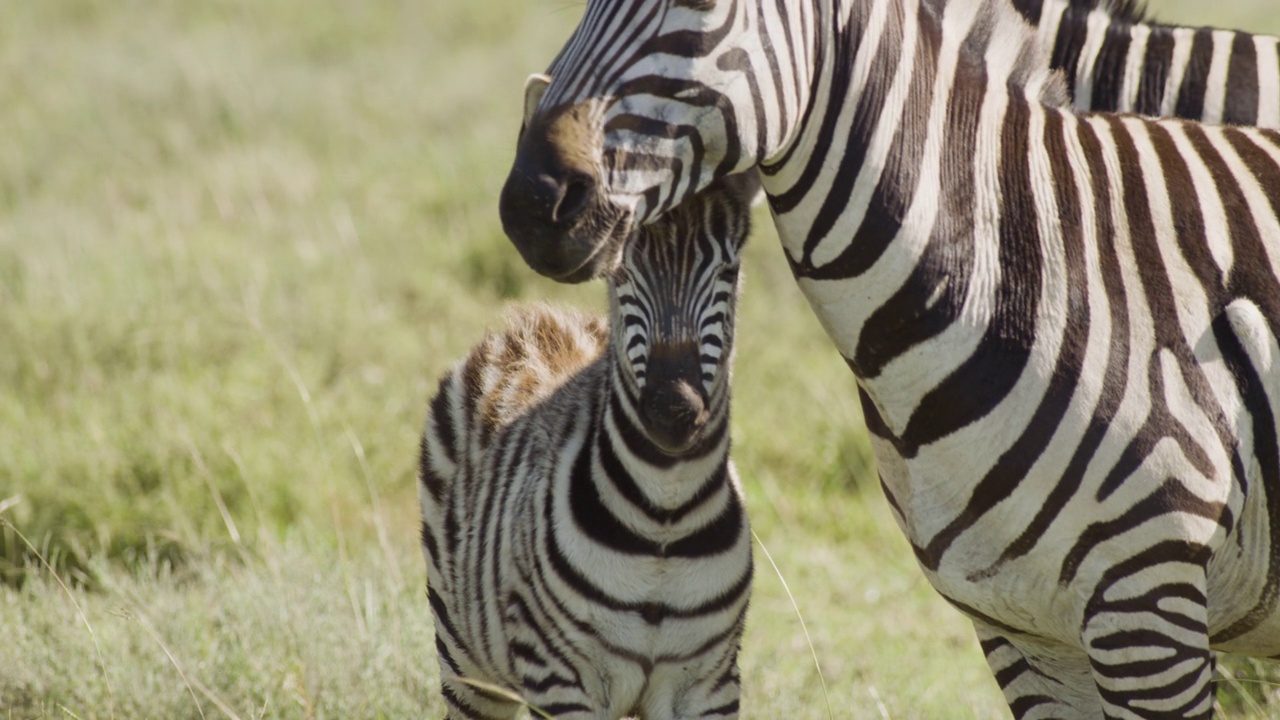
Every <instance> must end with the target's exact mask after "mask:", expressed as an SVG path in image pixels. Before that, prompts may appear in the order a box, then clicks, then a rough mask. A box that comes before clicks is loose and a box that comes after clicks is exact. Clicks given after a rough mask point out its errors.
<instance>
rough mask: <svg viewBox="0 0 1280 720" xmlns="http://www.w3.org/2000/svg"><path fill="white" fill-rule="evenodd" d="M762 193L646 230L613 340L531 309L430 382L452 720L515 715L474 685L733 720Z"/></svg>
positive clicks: (431, 502)
mask: <svg viewBox="0 0 1280 720" xmlns="http://www.w3.org/2000/svg"><path fill="white" fill-rule="evenodd" d="M754 183H755V180H754V177H751V176H746V177H737V178H727V179H726V180H725V181H724V182H721V183H717V187H716V188H713V189H711V190H708V191H707V192H705V193H703V194H702V195H700V196H698V197H697V198H695V199H693V200H691V201H690V202H688V203H686V204H685V205H684V206H682V207H681V208H680V209H678V210H676V211H673V212H672V213H670V214H668V215H667V216H666V217H664V218H663V219H662V220H660V221H658V222H656V223H653V224H650V225H648V226H646V227H645V228H644V229H643V230H642V231H640V232H638V233H637V235H636V237H635V238H633V239H632V241H631V242H630V243H629V244H628V246H627V249H626V252H625V253H624V257H623V262H622V264H621V265H620V267H619V268H618V269H617V270H616V272H615V273H614V274H613V275H612V276H611V277H610V279H609V283H608V285H609V299H610V303H609V304H610V318H609V323H608V326H607V328H606V326H605V324H604V323H603V322H602V321H601V320H599V319H596V318H588V317H586V316H582V315H580V314H577V313H575V312H572V311H567V310H554V309H551V308H548V307H545V306H539V307H533V308H529V309H525V310H522V311H520V312H518V313H516V314H514V315H513V316H512V317H510V318H509V321H508V326H507V328H506V329H505V330H504V331H502V332H499V333H495V334H490V335H489V336H487V337H486V338H485V339H484V340H483V341H482V342H481V343H480V344H478V345H477V346H476V347H475V348H474V349H473V350H472V351H471V353H470V354H469V355H468V357H467V358H466V359H465V360H463V361H462V362H461V363H459V364H458V365H457V366H456V367H455V368H454V369H453V370H452V371H451V372H450V373H448V374H447V375H446V376H445V377H444V378H443V379H442V380H441V383H440V388H439V391H438V393H437V394H436V395H435V397H434V398H433V399H432V401H431V404H430V411H429V415H428V418H427V422H426V430H425V433H424V436H423V441H422V455H421V465H420V473H421V475H420V479H421V503H422V521H423V525H422V544H423V550H424V554H425V556H426V560H427V566H428V595H429V598H430V604H431V607H432V610H433V612H434V615H435V620H436V647H437V651H438V656H439V660H440V668H441V673H442V684H443V692H444V697H445V700H446V703H447V706H448V709H449V717H450V718H508V717H513V716H514V715H515V714H516V711H517V710H519V709H520V708H519V705H518V704H516V703H515V702H513V701H511V700H510V699H509V698H507V699H504V698H503V697H501V696H499V695H498V694H495V693H492V692H486V691H485V690H483V689H481V688H479V687H477V686H476V685H474V684H472V683H471V682H468V681H479V682H482V683H487V684H489V685H491V686H498V687H501V688H504V689H505V690H507V691H509V692H512V693H514V694H515V695H517V696H519V697H522V698H523V699H524V700H525V701H527V702H528V703H530V704H532V705H533V706H535V707H538V708H540V709H541V710H542V711H544V712H547V713H550V714H552V715H554V716H556V717H559V718H592V719H606V718H620V717H623V716H628V715H632V714H636V715H639V716H640V717H643V718H711V717H716V718H732V717H737V714H738V694H739V681H738V669H737V655H738V648H739V644H740V640H741V635H742V630H743V622H744V618H745V613H746V609H747V601H748V595H749V590H750V585H751V574H752V565H751V534H750V530H749V528H748V525H747V518H746V514H745V511H744V507H743V503H742V497H741V493H740V490H739V487H738V481H737V477H736V473H735V471H734V468H733V465H732V464H731V462H730V460H729V363H730V355H731V350H732V341H733V318H734V306H735V303H736V293H737V285H738V266H739V252H740V250H741V248H742V243H743V242H744V240H745V239H746V235H747V232H748V211H749V205H748V203H749V202H750V200H751V196H752V194H753V193H754V191H755V189H756V187H758V186H756V185H755V184H754ZM669 391H670V392H669ZM691 408H692V413H691V414H690V413H688V412H686V411H690V410H691ZM698 411H701V416H700V417H695V415H697V414H698Z"/></svg>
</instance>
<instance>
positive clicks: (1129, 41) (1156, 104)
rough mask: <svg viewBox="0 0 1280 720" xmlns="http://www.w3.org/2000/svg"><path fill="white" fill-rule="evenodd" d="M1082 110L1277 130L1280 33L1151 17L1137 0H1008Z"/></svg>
mask: <svg viewBox="0 0 1280 720" xmlns="http://www.w3.org/2000/svg"><path fill="white" fill-rule="evenodd" d="M1014 5H1015V6H1017V8H1018V10H1019V11H1020V12H1022V13H1023V15H1025V16H1026V17H1027V18H1028V19H1030V20H1031V21H1032V22H1033V23H1035V24H1037V25H1038V26H1039V29H1040V33H1041V36H1042V37H1045V38H1046V39H1047V40H1049V41H1050V42H1052V44H1053V59H1052V63H1053V67H1054V68H1058V69H1061V70H1062V71H1063V72H1064V73H1065V74H1066V78H1067V83H1068V85H1069V86H1070V88H1071V93H1072V98H1073V101H1074V104H1075V107H1076V108H1077V109H1080V110H1102V111H1118V112H1134V113H1139V114H1142V115H1150V116H1155V117H1182V118H1187V119H1191V120H1203V121H1204V122H1209V123H1229V124H1235V125H1255V126H1258V127H1266V128H1273V129H1274V128H1280V39H1278V38H1276V37H1275V36H1271V35H1254V34H1250V33H1245V32H1239V31H1234V30H1220V29H1216V28H1210V27H1200V28H1194V27H1177V26H1173V25H1165V24H1162V23H1156V22H1152V21H1151V20H1150V19H1149V18H1148V17H1147V16H1146V13H1145V10H1144V9H1143V7H1142V4H1141V3H1139V2H1135V1H1134V0H1014Z"/></svg>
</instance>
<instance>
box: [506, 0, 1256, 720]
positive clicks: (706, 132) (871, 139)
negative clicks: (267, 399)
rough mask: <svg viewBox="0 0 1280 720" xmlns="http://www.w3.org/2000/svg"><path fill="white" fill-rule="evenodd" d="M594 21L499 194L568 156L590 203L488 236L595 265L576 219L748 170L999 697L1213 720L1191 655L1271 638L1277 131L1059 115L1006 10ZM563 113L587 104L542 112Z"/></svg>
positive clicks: (621, 5) (677, 10)
mask: <svg viewBox="0 0 1280 720" xmlns="http://www.w3.org/2000/svg"><path fill="white" fill-rule="evenodd" d="M587 17H588V18H590V19H591V23H590V24H584V25H583V26H581V27H579V29H578V31H577V33H575V35H574V37H573V38H572V39H571V41H570V44H569V45H568V46H566V49H565V50H564V51H563V53H562V54H561V56H560V58H559V59H558V60H557V63H556V65H555V74H556V77H557V78H558V80H557V82H556V83H553V84H552V86H551V88H550V89H549V90H548V93H547V96H546V97H545V98H544V99H543V102H542V104H541V105H540V106H539V109H538V115H537V116H536V117H535V118H534V121H533V122H532V123H531V124H530V128H531V130H530V132H529V133H528V134H526V136H525V137H524V138H523V140H522V142H521V145H520V148H519V151H518V153H517V158H516V163H515V167H514V168H513V174H512V177H511V178H510V179H509V180H508V186H507V188H506V189H504V197H503V205H504V210H506V209H510V208H511V207H515V206H521V204H522V203H523V202H524V198H526V197H527V194H526V193H527V192H528V189H527V186H526V185H525V184H523V182H522V180H521V178H522V177H529V176H539V175H538V173H543V175H541V177H546V178H550V179H551V181H552V182H554V181H555V180H556V178H557V175H556V170H555V167H554V163H552V164H546V163H544V162H543V161H544V160H545V159H546V158H548V157H550V158H553V159H554V158H558V157H567V156H569V155H572V156H574V157H590V158H595V161H594V162H595V164H594V165H593V166H590V167H585V169H584V167H582V166H580V167H579V168H578V170H577V172H579V173H582V174H583V175H584V176H586V177H588V179H589V180H590V181H591V183H594V185H592V186H591V187H592V188H593V192H594V198H593V199H592V200H591V201H590V202H582V203H579V204H578V206H579V207H581V208H584V209H583V210H582V213H581V215H580V216H578V215H574V214H572V213H571V214H568V215H564V216H560V217H557V218H554V222H550V221H549V220H548V219H546V218H544V217H533V218H531V219H530V223H531V229H529V230H528V231H525V230H522V229H520V228H513V227H508V228H507V229H508V234H509V235H511V237H512V240H513V241H514V242H515V243H516V244H517V246H520V247H521V250H522V252H524V253H525V256H526V257H527V258H531V262H534V265H535V267H537V268H539V269H542V268H543V266H542V265H540V264H539V262H540V261H541V260H540V259H545V260H546V261H547V262H549V263H555V264H558V265H559V266H563V267H570V266H576V267H581V268H588V269H598V268H596V267H595V266H594V265H593V264H592V263H584V262H582V259H581V258H582V255H583V254H585V253H590V252H592V251H593V250H594V249H595V248H597V247H599V246H600V244H602V243H599V244H597V245H590V244H581V243H580V241H581V236H580V235H577V234H575V229H576V227H577V224H576V223H578V222H582V221H585V220H583V218H587V219H589V216H590V214H592V213H596V212H599V211H600V210H599V208H609V209H611V211H612V212H615V213H618V214H619V215H626V214H627V213H630V215H629V217H630V219H631V221H634V222H644V221H647V220H649V219H651V218H652V217H656V216H658V215H659V213H660V211H661V209H662V208H664V207H679V206H680V204H681V203H682V202H684V199H685V198H687V197H689V196H690V193H691V191H692V190H694V189H696V188H697V187H699V185H700V183H702V182H706V181H709V180H710V179H711V178H714V177H717V176H718V175H719V174H720V173H722V172H724V171H725V170H726V169H730V168H732V169H735V170H737V169H742V168H744V167H752V166H758V167H759V169H760V171H761V174H762V176H763V180H764V186H765V190H766V191H767V193H768V197H769V202H770V204H771V207H772V210H773V215H774V220H775V224H776V225H777V227H778V230H779V235H780V237H781V239H782V242H783V246H784V248H785V251H786V256H787V259H788V261H789V262H790V265H791V268H792V270H793V272H794V274H795V276H796V278H797V281H798V283H799V284H800V287H801V289H802V290H803V292H804V293H805V295H806V296H807V298H808V299H809V301H810V304H811V306H812V307H813V309H814V311H815V312H816V313H817V314H818V316H819V318H820V319H821V321H822V324H823V326H824V327H825V328H826V330H827V332H828V334H829V335H830V336H831V338H832V340H833V341H834V342H835V343H836V345H837V347H838V348H839V350H840V352H841V353H842V354H843V355H844V357H845V358H846V359H847V361H848V363H849V366H850V368H851V369H852V370H853V372H854V374H855V375H856V376H857V379H858V384H859V389H860V396H861V401H862V406H863V408H864V415H865V417H866V421H867V425H868V428H869V430H870V431H871V433H872V435H873V445H874V449H875V453H876V456H877V460H878V465H879V470H880V474H881V481H882V484H883V486H884V489H885V494H886V496H887V498H888V501H889V504H890V505H891V507H892V510H893V512H894V514H895V516H896V517H897V519H898V521H899V523H900V525H901V527H902V528H903V530H904V532H905V533H906V535H907V537H908V539H909V540H910V541H911V544H912V546H913V548H914V549H915V552H916V554H917V557H918V559H919V562H920V565H921V567H922V568H923V569H924V571H925V573H926V575H927V576H928V578H929V580H930V581H931V583H932V584H933V585H934V587H935V588H937V590H938V591H939V592H940V593H941V594H942V595H943V596H944V597H946V598H947V599H948V600H949V601H951V602H952V603H953V604H954V605H955V606H956V607H958V608H960V609H961V610H962V611H963V612H965V613H966V614H968V615H969V616H970V617H971V618H972V619H973V622H974V625H975V627H976V628H977V630H978V634H979V636H980V638H981V640H982V642H983V646H984V648H985V650H986V652H987V656H988V660H989V662H990V664H991V667H992V670H993V673H994V674H995V676H996V678H997V680H998V681H999V682H1000V684H1001V686H1002V688H1003V689H1004V691H1005V694H1006V698H1007V699H1008V701H1009V704H1010V707H1011V708H1012V710H1013V711H1014V714H1015V715H1017V716H1018V717H1028V718H1031V717H1099V716H1103V715H1106V716H1108V717H1207V716H1209V715H1211V714H1212V709H1213V694H1212V684H1211V682H1210V681H1211V676H1212V654H1211V650H1210V649H1211V648H1217V649H1221V650H1225V651H1232V652H1241V653H1248V654H1253V655H1260V656H1273V655H1277V654H1280V607H1278V606H1280V555H1278V554H1277V553H1280V443H1278V441H1277V430H1276V417H1277V409H1278V406H1280V365H1277V363H1280V221H1278V218H1280V135H1277V134H1276V133H1274V132H1270V131H1265V130H1259V129H1255V128H1238V127H1211V126H1204V125H1199V124H1195V123H1190V122H1182V121H1173V120H1165V121H1150V120H1144V119H1142V118H1139V117H1135V116H1115V115H1076V114H1074V113H1073V112H1072V111H1070V110H1069V109H1067V108H1065V107H1063V106H1062V104H1061V103H1062V102H1063V101H1064V95H1063V93H1062V92H1061V88H1060V87H1056V81H1055V79H1054V78H1053V77H1051V76H1049V74H1048V69H1047V68H1048V61H1047V57H1046V56H1045V55H1044V52H1045V51H1044V49H1043V47H1042V45H1041V44H1040V43H1039V42H1038V41H1037V39H1036V35H1035V32H1034V30H1033V29H1032V28H1030V27H1029V26H1027V25H1026V24H1025V23H1024V21H1023V19H1022V18H1021V16H1020V15H1019V14H1018V13H1017V11H1016V9H1015V8H1013V7H1012V6H1011V5H1009V4H1008V3H1007V0H947V1H946V2H943V1H942V0H852V1H851V2H847V3H839V2H835V1H834V0H803V1H797V2H794V3H774V2H763V1H760V2H755V1H752V0H736V1H735V0H714V1H712V2H698V3H694V2H688V1H687V0H661V1H660V0H648V1H645V0H630V1H627V0H610V1H609V2H605V1H604V0H593V1H591V2H589V4H588V8H587ZM598 28H609V32H608V34H597V33H596V31H595V29H598ZM608 38H627V39H628V42H629V44H626V43H624V44H622V45H619V44H616V43H615V44H610V42H609V41H608ZM628 53H630V54H628ZM602 55H608V57H609V63H608V65H607V66H608V67H609V72H608V73H606V74H600V73H598V72H596V70H597V67H599V66H601V65H602V64H603V60H602V59H601V56H602ZM561 82H563V83H564V84H563V85H561V87H560V89H559V90H557V87H556V86H557V84H559V83H561ZM569 109H573V111H574V112H579V113H580V114H581V116H582V117H592V118H596V119H597V120H596V122H595V124H594V125H590V124H587V128H586V129H583V128H582V127H579V129H578V132H576V133H575V134H573V135H572V136H568V135H564V134H561V135H556V134H553V133H550V132H547V131H546V128H547V127H548V126H547V125H545V124H544V121H543V118H546V117H551V116H563V114H564V113H566V112H569ZM620 126H625V127H626V128H627V131H626V132H621V131H619V130H618V129H617V128H618V127H620ZM591 128H594V130H595V132H594V134H592V133H591V132H588V130H590V129H591ZM642 134H647V135H644V136H641V135H642ZM568 142H582V143H586V145H584V146H575V147H566V146H565V144H566V143H568ZM642 179H643V180H644V181H645V182H641V180H642ZM575 182H581V183H586V181H582V180H576V181H575ZM646 182H647V183H648V184H646ZM583 186H585V185H583ZM526 206H527V205H526Z"/></svg>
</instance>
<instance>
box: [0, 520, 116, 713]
mask: <svg viewBox="0 0 1280 720" xmlns="http://www.w3.org/2000/svg"><path fill="white" fill-rule="evenodd" d="M19 497H20V496H19ZM11 499H12V498H11ZM6 502H7V501H6ZM0 526H4V527H6V528H8V529H9V530H11V531H12V532H13V534H14V535H17V536H18V538H19V539H20V540H22V542H23V544H25V545H26V546H27V549H29V550H30V551H31V554H32V555H35V556H36V558H37V559H39V560H40V564H41V565H43V566H44V568H45V570H48V571H49V575H50V576H51V577H52V578H53V579H54V580H55V581H56V582H57V583H58V587H60V588H62V593H63V594H64V595H66V596H67V599H68V600H70V601H71V605H72V607H74V608H75V609H76V616H77V617H79V618H80V622H82V623H84V629H85V630H86V631H88V633H89V639H90V640H92V641H93V650H94V653H95V654H96V655H97V660H98V671H99V672H101V673H102V681H103V682H104V683H106V685H107V702H108V704H109V705H108V713H109V714H110V717H115V716H116V703H115V691H114V690H113V689H112V687H111V678H110V677H108V676H107V664H106V662H105V661H103V659H102V647H101V645H99V644H98V636H97V634H96V633H94V631H93V626H92V625H90V624H89V617H88V616H87V615H85V614H84V608H82V607H80V602H79V601H77V600H76V596H75V593H73V592H71V588H69V587H67V584H66V583H65V582H63V581H62V578H61V577H59V576H58V572H57V571H56V570H54V569H53V566H52V565H50V564H49V561H48V560H46V559H45V557H44V553H42V552H40V550H39V549H37V548H36V546H35V545H33V544H32V543H31V541H30V540H28V539H27V536H26V535H23V534H22V531H21V530H19V529H18V528H17V526H15V525H14V524H13V523H11V522H9V520H8V518H3V517H0Z"/></svg>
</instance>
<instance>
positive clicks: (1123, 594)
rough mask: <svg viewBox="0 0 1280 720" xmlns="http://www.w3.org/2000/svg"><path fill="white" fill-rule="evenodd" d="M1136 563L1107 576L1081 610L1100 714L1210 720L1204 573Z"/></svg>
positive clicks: (1169, 561)
mask: <svg viewBox="0 0 1280 720" xmlns="http://www.w3.org/2000/svg"><path fill="white" fill-rule="evenodd" d="M1157 550H1160V548H1153V549H1152V550H1150V551H1148V552H1147V553H1145V554H1147V555H1152V556H1155V555H1158V554H1159V553H1157ZM1141 559H1142V558H1141V556H1139V557H1138V558H1135V559H1134V561H1130V562H1128V563H1123V564H1121V565H1118V566H1116V567H1113V568H1112V569H1111V570H1109V571H1108V572H1107V573H1106V575H1105V576H1104V577H1103V578H1102V582H1101V583H1099V585H1098V589H1097V591H1096V592H1095V594H1094V597H1093V598H1092V599H1091V600H1090V602H1089V604H1088V606H1087V608H1086V611H1085V618H1084V627H1083V633H1082V640H1083V641H1084V647H1085V651H1086V652H1087V653H1088V654H1089V662H1090V665H1091V666H1092V668H1093V677H1094V682H1095V683H1096V684H1097V688H1098V695H1099V697H1100V698H1101V699H1102V707H1103V712H1104V713H1105V714H1106V716H1107V717H1109V718H1143V719H1148V718H1169V719H1171V720H1172V719H1173V718H1211V717H1213V687H1214V686H1213V669H1214V660H1213V653H1212V651H1211V650H1210V649H1209V633H1208V617H1209V612H1208V607H1207V598H1206V595H1205V587H1206V577H1205V569H1204V567H1203V565H1201V564H1197V563H1194V562H1188V561H1184V560H1182V559H1179V558H1178V557H1177V556H1176V555H1174V554H1166V555H1165V557H1162V558H1160V560H1159V561H1158V562H1138V561H1139V560H1141Z"/></svg>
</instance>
